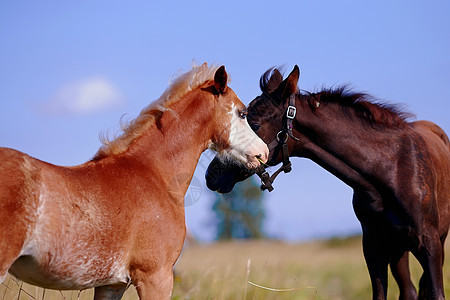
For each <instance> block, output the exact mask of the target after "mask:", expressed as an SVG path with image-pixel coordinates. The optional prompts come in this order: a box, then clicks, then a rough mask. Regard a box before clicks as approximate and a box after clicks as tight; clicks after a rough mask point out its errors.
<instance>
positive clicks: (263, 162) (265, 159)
mask: <svg viewBox="0 0 450 300" xmlns="http://www.w3.org/2000/svg"><path fill="white" fill-rule="evenodd" d="M255 157H256V159H257V160H258V161H259V163H260V164H262V165H264V164H265V162H266V161H267V157H265V158H262V157H263V155H262V154H258V155H256V156H255Z"/></svg>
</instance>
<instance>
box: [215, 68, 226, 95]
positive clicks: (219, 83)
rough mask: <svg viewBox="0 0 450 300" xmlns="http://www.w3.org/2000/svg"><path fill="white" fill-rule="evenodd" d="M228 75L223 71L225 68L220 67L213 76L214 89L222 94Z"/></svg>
mask: <svg viewBox="0 0 450 300" xmlns="http://www.w3.org/2000/svg"><path fill="white" fill-rule="evenodd" d="M227 82H228V75H227V72H226V71H225V66H221V67H220V68H218V69H217V71H216V74H215V75H214V87H215V88H216V90H217V91H218V92H219V94H222V93H224V92H225V90H226V89H227Z"/></svg>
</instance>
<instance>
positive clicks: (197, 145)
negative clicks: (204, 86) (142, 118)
mask: <svg viewBox="0 0 450 300" xmlns="http://www.w3.org/2000/svg"><path fill="white" fill-rule="evenodd" d="M206 97H208V96H207V95H206V93H205V92H201V91H192V92H190V93H188V94H187V95H185V97H184V98H183V99H180V100H178V101H176V102H174V103H172V104H170V106H169V110H167V111H165V112H164V113H163V114H162V116H161V117H160V118H158V119H157V120H156V121H155V123H154V124H152V125H151V126H150V128H149V129H148V130H146V131H145V132H144V133H143V134H142V135H141V136H140V137H138V138H137V139H136V140H135V142H133V143H132V144H131V145H130V147H129V149H128V151H126V152H125V153H124V154H123V157H124V158H125V159H129V160H133V161H135V162H136V161H137V162H139V164H140V165H141V166H143V169H144V170H145V172H149V173H152V174H157V175H158V177H162V178H161V179H163V181H165V182H166V183H167V182H170V180H171V179H173V178H174V177H175V176H178V175H179V174H182V175H183V176H184V177H189V180H188V182H190V179H191V177H192V175H193V173H194V170H195V167H196V165H197V162H198V160H199V158H200V155H201V153H202V152H203V151H204V150H206V149H207V147H208V145H209V143H210V140H211V136H212V126H213V125H212V123H213V107H212V105H213V101H210V100H211V99H206ZM185 188H186V189H187V186H186V187H185Z"/></svg>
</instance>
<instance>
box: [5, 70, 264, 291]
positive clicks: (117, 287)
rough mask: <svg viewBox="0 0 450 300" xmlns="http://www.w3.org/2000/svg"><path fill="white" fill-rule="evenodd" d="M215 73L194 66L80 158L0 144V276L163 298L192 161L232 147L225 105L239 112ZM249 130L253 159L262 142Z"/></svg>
mask: <svg viewBox="0 0 450 300" xmlns="http://www.w3.org/2000/svg"><path fill="white" fill-rule="evenodd" d="M215 73H216V74H217V73H220V74H221V76H222V77H221V82H220V85H221V89H222V88H223V84H225V85H226V81H224V78H226V72H225V70H224V68H223V67H221V68H208V67H206V65H203V66H201V67H198V68H194V70H193V71H191V72H189V73H187V74H185V75H183V76H181V78H179V79H178V80H176V81H175V82H174V84H173V85H172V86H171V87H170V88H169V89H168V90H167V91H166V92H165V93H164V94H163V96H162V97H161V99H160V100H159V101H158V102H157V103H156V104H153V105H151V106H149V107H148V108H146V109H144V110H143V112H142V113H141V115H140V116H139V117H138V118H137V119H136V120H135V121H133V122H131V123H130V125H129V126H128V127H127V128H126V129H125V131H124V133H123V135H122V136H120V137H119V138H117V139H116V140H114V141H112V142H110V143H107V144H106V145H105V146H104V147H103V148H102V149H100V150H99V152H98V154H97V155H96V157H95V159H94V160H91V161H88V162H86V163H84V164H82V165H79V166H75V167H61V166H55V165H52V164H48V163H45V162H42V161H40V160H38V159H35V158H32V157H30V156H28V155H26V154H23V153H21V152H18V151H16V150H12V149H7V148H0V162H1V163H0V281H1V280H3V279H4V276H6V272H7V271H8V270H9V272H10V273H12V274H13V275H15V276H16V277H18V278H19V279H22V280H24V281H26V282H29V283H31V284H35V285H39V286H42V287H45V288H53V289H85V288H89V287H97V289H96V292H95V299H120V297H121V295H122V293H123V292H124V290H125V288H126V286H127V284H128V283H130V282H132V283H133V284H134V285H135V286H136V287H137V290H138V294H139V297H140V298H141V299H168V298H169V297H170V294H171V290H172V284H173V278H172V277H173V274H172V267H173V265H174V263H175V262H176V260H177V258H178V256H179V254H180V252H181V249H182V247H183V242H184V237H185V234H186V228H185V219H184V195H185V192H186V190H187V188H188V184H189V182H190V180H191V178H192V176H193V172H194V169H195V167H196V164H197V161H198V159H199V157H200V154H201V153H202V152H203V151H204V150H205V149H206V148H208V147H210V146H211V144H212V145H214V148H215V149H218V150H219V151H226V150H227V149H228V148H229V147H230V146H232V145H230V142H229V135H230V126H231V125H230V123H231V114H230V112H232V107H235V108H238V109H241V110H242V109H245V106H244V105H243V104H242V103H241V102H240V100H239V98H238V97H237V96H236V94H235V93H234V92H233V91H232V90H231V89H230V88H227V89H222V91H217V90H216V88H215V85H216V82H215V80H214V78H213V77H212V76H213V75H214V74H215ZM247 126H248V125H247ZM249 133H251V134H252V136H253V135H254V133H253V132H252V131H251V130H250V129H249ZM254 137H255V138H256V139H255V140H254V143H252V145H251V146H252V147H253V146H254V145H257V147H255V152H256V151H257V152H256V153H251V152H249V153H248V154H247V156H248V157H253V159H254V160H256V158H254V156H256V155H258V154H260V153H264V151H267V147H266V146H265V145H264V143H262V142H261V140H259V139H258V138H257V137H256V135H254ZM256 149H257V150H256ZM263 159H264V160H266V159H267V153H264V156H263ZM179 176H181V177H183V178H184V179H185V181H183V182H181V183H179V181H178V180H175V179H176V178H179Z"/></svg>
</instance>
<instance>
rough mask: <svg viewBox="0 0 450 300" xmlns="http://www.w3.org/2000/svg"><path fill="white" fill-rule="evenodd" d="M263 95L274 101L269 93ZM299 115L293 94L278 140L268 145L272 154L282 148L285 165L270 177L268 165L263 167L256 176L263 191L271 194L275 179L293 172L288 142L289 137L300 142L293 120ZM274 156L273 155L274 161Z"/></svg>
mask: <svg viewBox="0 0 450 300" xmlns="http://www.w3.org/2000/svg"><path fill="white" fill-rule="evenodd" d="M263 95H264V96H265V97H266V98H269V99H270V100H272V98H271V97H270V95H268V94H267V93H263ZM296 113H297V109H296V108H295V94H292V95H291V96H290V97H289V106H288V107H287V109H286V114H285V115H284V116H283V119H284V120H285V121H284V122H283V124H282V126H281V130H280V131H279V132H278V133H277V135H276V138H275V139H274V140H273V141H272V142H271V143H269V144H268V145H267V147H268V148H269V152H271V151H272V150H274V149H277V148H281V151H282V155H283V164H282V165H281V167H280V168H279V169H278V170H277V171H275V173H273V174H272V176H270V174H269V173H268V172H267V171H266V165H263V166H262V168H260V170H258V172H256V174H257V175H258V176H259V177H260V178H261V190H263V191H264V190H268V191H269V192H271V191H273V186H272V183H273V182H274V181H275V178H276V177H277V176H278V174H280V173H281V172H284V173H289V172H290V171H291V170H292V164H291V161H290V160H289V149H288V144H287V140H288V139H289V137H291V138H293V139H294V140H296V141H298V138H296V137H295V136H294V134H293V133H292V129H293V127H294V126H293V125H292V123H293V120H294V119H295V115H296ZM273 157H276V156H273V155H272V159H273Z"/></svg>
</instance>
